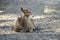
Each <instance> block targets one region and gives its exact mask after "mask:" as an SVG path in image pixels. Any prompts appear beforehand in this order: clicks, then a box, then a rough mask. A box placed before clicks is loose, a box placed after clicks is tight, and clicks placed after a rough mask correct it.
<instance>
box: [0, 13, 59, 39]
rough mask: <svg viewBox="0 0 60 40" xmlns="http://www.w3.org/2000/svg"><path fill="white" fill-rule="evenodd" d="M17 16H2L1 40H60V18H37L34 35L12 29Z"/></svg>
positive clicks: (0, 19) (0, 18) (0, 23)
mask: <svg viewBox="0 0 60 40" xmlns="http://www.w3.org/2000/svg"><path fill="white" fill-rule="evenodd" d="M13 15H14V16H13ZM17 16H18V15H17V14H6V15H0V40H60V34H59V33H60V17H59V16H56V15H54V16H52V15H50V16H48V15H41V16H35V18H33V19H34V21H35V24H36V29H35V31H34V32H33V33H24V32H23V33H20V32H15V31H14V30H13V29H12V27H13V22H14V20H15V19H16V18H17Z"/></svg>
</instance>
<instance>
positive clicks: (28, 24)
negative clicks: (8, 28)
mask: <svg viewBox="0 0 60 40" xmlns="http://www.w3.org/2000/svg"><path fill="white" fill-rule="evenodd" d="M21 11H22V12H23V15H21V16H19V17H18V18H17V19H16V20H15V21H14V30H15V31H16V32H33V30H34V29H35V24H34V21H33V19H32V16H31V12H30V11H29V10H28V9H24V8H23V7H21Z"/></svg>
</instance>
